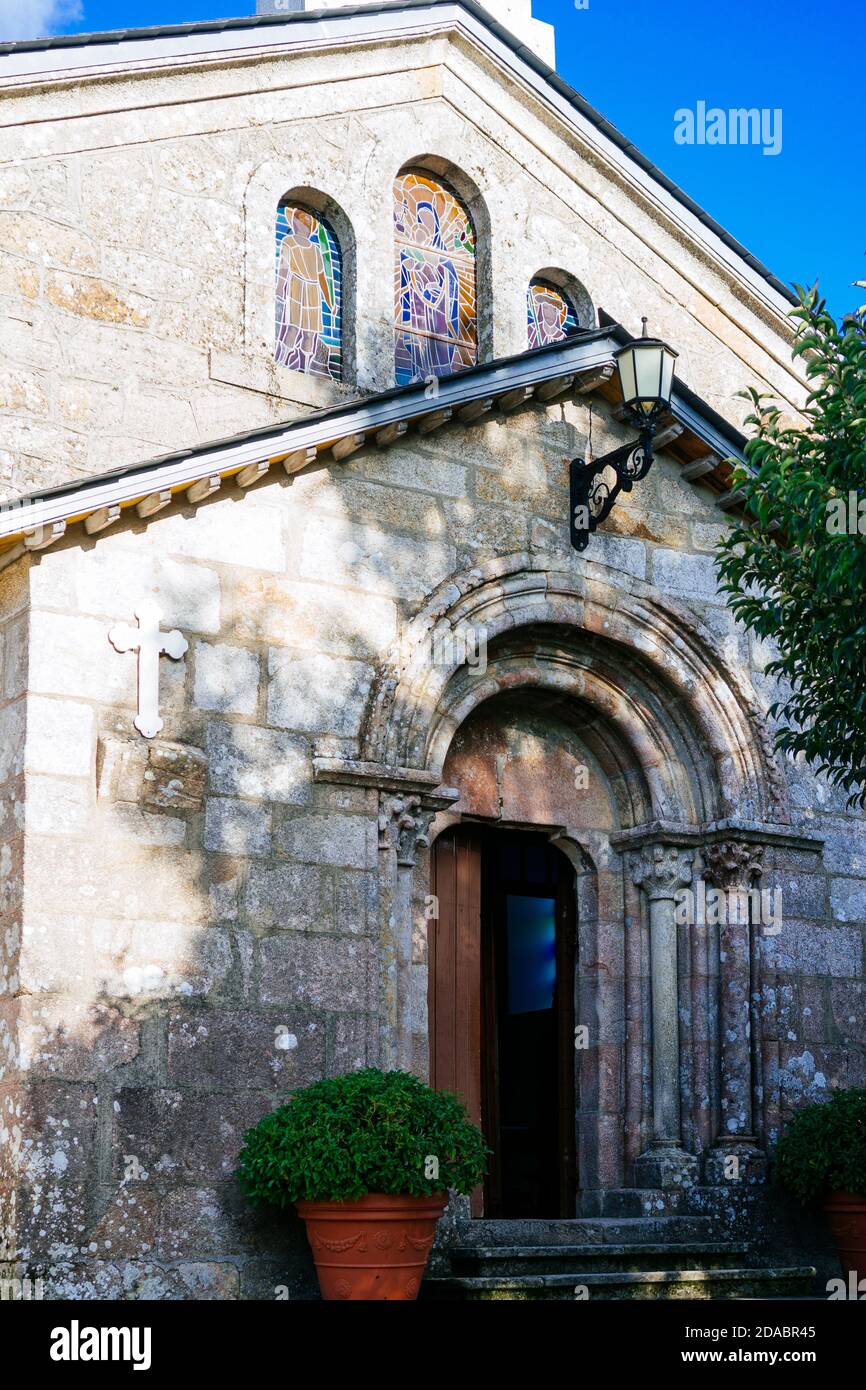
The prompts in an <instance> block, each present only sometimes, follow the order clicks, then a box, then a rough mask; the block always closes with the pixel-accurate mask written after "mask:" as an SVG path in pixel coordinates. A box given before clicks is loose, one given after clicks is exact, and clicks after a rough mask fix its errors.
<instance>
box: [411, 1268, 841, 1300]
mask: <svg viewBox="0 0 866 1390" xmlns="http://www.w3.org/2000/svg"><path fill="white" fill-rule="evenodd" d="M814 1278H815V1270H814V1268H813V1267H812V1266H811V1265H797V1266H792V1267H790V1268H784V1269H776V1268H772V1269H771V1268H768V1269H662V1270H639V1271H625V1270H621V1271H611V1272H606V1273H603V1274H586V1273H575V1274H523V1275H513V1276H507V1275H499V1276H496V1275H493V1276H488V1277H484V1276H460V1275H451V1276H450V1277H440V1278H427V1279H425V1280H424V1282H423V1284H422V1286H421V1297H422V1299H428V1298H429V1299H447V1300H451V1301H453V1302H466V1301H478V1300H494V1299H505V1300H507V1299H512V1300H523V1301H526V1300H531V1299H535V1300H545V1301H553V1300H556V1301H560V1302H563V1301H570V1302H574V1301H581V1302H582V1301H584V1299H586V1298H587V1295H588V1301H589V1302H590V1303H591V1302H593V1301H596V1302H597V1301H599V1300H600V1299H601V1300H617V1301H619V1300H626V1299H640V1300H647V1299H673V1298H677V1299H701V1300H708V1299H764V1298H802V1297H804V1296H807V1295H808V1294H809V1293H810V1292H811V1290H812V1284H813V1280H814ZM584 1290H585V1291H586V1292H584Z"/></svg>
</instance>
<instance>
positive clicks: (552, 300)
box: [526, 280, 579, 348]
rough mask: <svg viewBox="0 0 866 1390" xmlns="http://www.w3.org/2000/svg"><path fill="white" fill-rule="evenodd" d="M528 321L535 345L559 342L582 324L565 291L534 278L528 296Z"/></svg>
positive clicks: (530, 344)
mask: <svg viewBox="0 0 866 1390" xmlns="http://www.w3.org/2000/svg"><path fill="white" fill-rule="evenodd" d="M526 321H527V330H528V335H529V346H530V347H531V348H536V347H542V346H543V345H544V344H545V343H558V342H560V340H561V339H562V338H567V337H568V335H569V333H573V332H574V330H575V329H576V328H577V327H578V326H579V325H578V322H577V314H576V313H575V311H574V305H573V304H572V303H571V301H570V300H569V299H567V298H566V297H565V295H564V294H563V293H562V290H558V289H557V288H556V286H555V285H549V284H548V283H547V281H546V280H533V282H532V284H531V285H530V286H529V293H528V294H527V296H526Z"/></svg>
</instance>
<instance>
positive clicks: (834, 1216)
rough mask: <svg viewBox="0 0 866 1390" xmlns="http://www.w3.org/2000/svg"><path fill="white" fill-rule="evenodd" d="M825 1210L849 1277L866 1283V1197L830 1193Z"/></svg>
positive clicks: (861, 1193)
mask: <svg viewBox="0 0 866 1390" xmlns="http://www.w3.org/2000/svg"><path fill="white" fill-rule="evenodd" d="M824 1210H825V1212H826V1213H827V1219H828V1221H829V1223H830V1230H831V1231H832V1232H833V1239H834V1240H835V1242H836V1248H837V1249H838V1251H839V1260H840V1263H841V1265H842V1268H843V1269H844V1271H845V1273H846V1274H851V1273H853V1274H854V1275H855V1277H856V1279H858V1280H860V1279H866V1193H863V1192H859V1193H858V1192H830V1193H828V1194H827V1198H826V1200H825V1202H824Z"/></svg>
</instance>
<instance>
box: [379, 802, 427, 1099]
mask: <svg viewBox="0 0 866 1390" xmlns="http://www.w3.org/2000/svg"><path fill="white" fill-rule="evenodd" d="M435 814H436V810H435V807H432V808H431V807H428V806H425V805H424V804H423V803H422V798H421V797H420V796H415V795H407V796H401V795H394V794H391V793H388V792H380V794H379V849H380V850H381V851H382V852H384V853H386V854H388V855H389V856H391V860H392V872H391V873H390V874H388V875H387V883H388V891H387V894H386V895H385V899H386V900H385V901H384V903H383V907H384V912H383V917H382V922H381V925H380V938H379V952H380V954H379V965H380V991H381V1006H380V1007H381V1017H380V1048H379V1055H380V1057H381V1058H382V1066H383V1067H384V1068H386V1069H387V1068H393V1067H397V1068H399V1069H400V1070H401V1071H410V1070H411V1067H412V881H413V871H414V868H415V858H416V855H417V852H418V848H419V846H421V845H426V844H427V843H428V840H427V831H428V830H429V828H430V822H431V820H432V819H433V817H434V815H435Z"/></svg>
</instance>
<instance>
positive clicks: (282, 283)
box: [274, 203, 343, 381]
mask: <svg viewBox="0 0 866 1390" xmlns="http://www.w3.org/2000/svg"><path fill="white" fill-rule="evenodd" d="M342 290H343V263H342V256H341V254H340V243H339V242H338V241H337V238H336V237H335V236H334V233H333V232H332V230H331V228H330V227H329V226H328V224H327V222H325V221H324V220H323V219H322V218H320V217H318V216H317V215H316V214H315V213H314V212H310V211H309V209H308V208H304V207H299V206H296V205H295V204H293V203H283V204H281V205H280V207H279V208H278V210H277V300H276V337H275V340H274V341H275V350H274V357H275V359H276V362H277V364H278V366H281V367H290V368H291V369H292V370H293V371H296V372H307V373H309V374H310V375H311V376H327V377H331V378H332V379H333V380H334V381H339V380H340V377H341V375H342V356H343V353H342V329H343V315H342Z"/></svg>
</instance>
